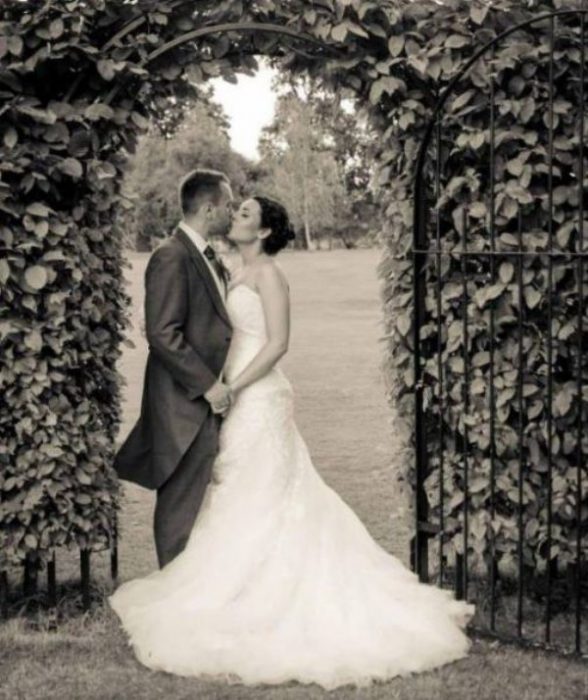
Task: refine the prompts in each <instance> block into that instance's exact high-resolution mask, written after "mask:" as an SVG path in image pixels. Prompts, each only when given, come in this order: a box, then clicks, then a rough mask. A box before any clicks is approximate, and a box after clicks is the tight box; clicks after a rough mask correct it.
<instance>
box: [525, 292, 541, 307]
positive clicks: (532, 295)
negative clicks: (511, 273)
mask: <svg viewBox="0 0 588 700" xmlns="http://www.w3.org/2000/svg"><path fill="white" fill-rule="evenodd" d="M523 296H524V298H525V302H526V304H527V306H528V307H529V308H530V309H534V308H535V307H536V306H537V305H538V304H539V302H540V301H541V299H542V294H541V292H540V291H539V290H538V289H535V287H525V288H524V289H523Z"/></svg>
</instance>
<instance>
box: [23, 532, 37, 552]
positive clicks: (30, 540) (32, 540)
mask: <svg viewBox="0 0 588 700" xmlns="http://www.w3.org/2000/svg"><path fill="white" fill-rule="evenodd" d="M24 543H25V545H26V546H27V547H28V548H29V549H36V548H37V544H38V540H37V538H36V536H35V535H33V534H31V533H29V534H28V535H25V538H24Z"/></svg>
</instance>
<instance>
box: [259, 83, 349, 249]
mask: <svg viewBox="0 0 588 700" xmlns="http://www.w3.org/2000/svg"><path fill="white" fill-rule="evenodd" d="M315 121H316V119H315V115H314V113H313V110H312V109H311V107H310V106H309V105H308V104H307V103H305V102H303V101H302V100H300V99H298V98H297V97H296V96H294V95H285V96H283V97H281V98H280V100H279V101H278V107H277V110H276V117H275V120H274V122H273V124H272V125H271V126H270V127H268V128H267V129H265V130H264V134H263V136H262V139H261V143H260V151H261V154H262V165H263V167H264V169H265V171H266V178H265V184H266V189H267V190H268V191H269V192H270V193H273V194H274V195H275V196H276V197H278V198H279V199H281V200H282V201H283V203H284V205H285V206H286V207H287V209H288V211H289V212H290V215H291V217H292V221H293V223H294V226H295V228H296V229H297V230H302V231H303V234H304V241H305V245H306V247H307V248H311V247H312V245H313V238H314V235H315V233H316V232H317V230H318V229H319V228H320V227H329V226H333V225H334V222H335V209H336V202H337V199H338V197H340V196H341V188H342V183H341V178H340V174H339V172H338V168H337V163H336V162H335V159H334V158H333V156H332V154H331V153H329V152H328V151H326V150H325V149H323V148H322V147H321V144H320V135H318V134H317V132H316V130H315Z"/></svg>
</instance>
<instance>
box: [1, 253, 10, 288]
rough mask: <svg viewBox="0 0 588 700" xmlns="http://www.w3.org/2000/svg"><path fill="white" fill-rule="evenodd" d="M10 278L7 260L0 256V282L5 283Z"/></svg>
mask: <svg viewBox="0 0 588 700" xmlns="http://www.w3.org/2000/svg"><path fill="white" fill-rule="evenodd" d="M9 279H10V266H9V265H8V261H7V260H4V258H0V284H6V282H8V280H9Z"/></svg>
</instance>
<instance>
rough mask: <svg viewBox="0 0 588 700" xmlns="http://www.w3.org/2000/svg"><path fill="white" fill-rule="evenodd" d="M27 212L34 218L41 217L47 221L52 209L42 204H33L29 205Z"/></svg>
mask: <svg viewBox="0 0 588 700" xmlns="http://www.w3.org/2000/svg"><path fill="white" fill-rule="evenodd" d="M27 212H28V213H29V214H32V215H33V216H39V217H41V218H43V219H46V218H47V217H48V216H49V214H50V213H51V212H52V209H49V207H48V206H46V205H45V204H42V203H41V202H33V204H29V206H28V207H27Z"/></svg>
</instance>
